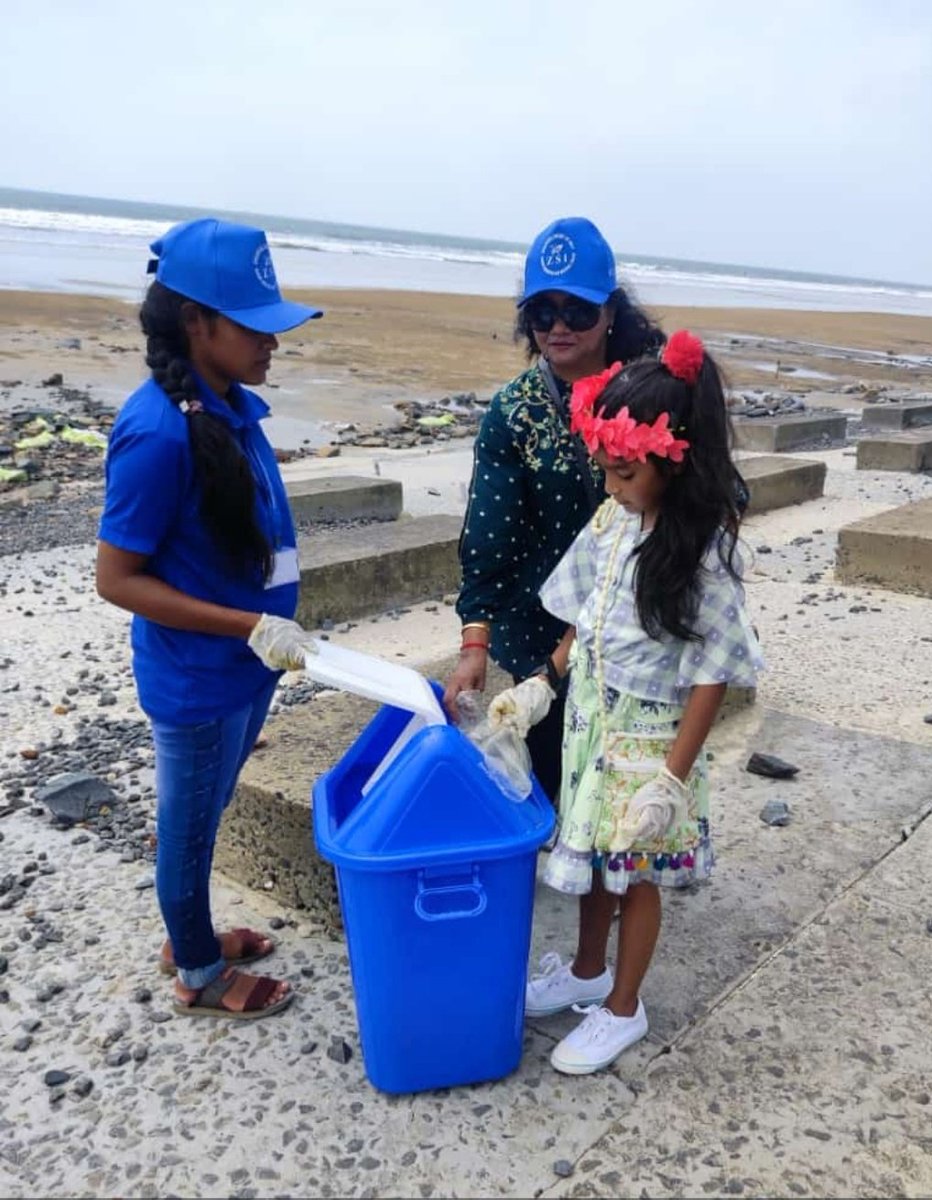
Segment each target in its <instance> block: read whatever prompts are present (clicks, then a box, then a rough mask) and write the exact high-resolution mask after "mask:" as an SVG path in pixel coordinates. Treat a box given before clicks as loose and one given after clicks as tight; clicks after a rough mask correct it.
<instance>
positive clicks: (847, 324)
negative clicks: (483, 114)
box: [0, 289, 932, 424]
mask: <svg viewBox="0 0 932 1200" xmlns="http://www.w3.org/2000/svg"><path fill="white" fill-rule="evenodd" d="M299 295H300V294H299ZM307 298H308V299H314V300H315V301H317V302H319V303H320V304H321V306H322V307H324V308H325V310H326V313H325V316H324V317H323V318H322V319H321V320H319V321H314V322H311V323H309V324H307V325H305V326H303V327H302V328H300V329H297V330H294V331H292V332H291V333H288V334H285V335H283V337H282V338H281V349H280V351H279V354H278V356H277V357H276V359H275V362H274V365H273V369H272V373H271V375H270V378H269V383H268V385H267V387H268V390H267V392H266V394H267V398H268V400H269V402H270V403H271V404H272V407H273V409H274V410H275V412H276V413H277V414H278V415H279V416H280V417H281V418H284V419H291V420H302V421H308V420H309V421H312V422H340V421H356V422H368V423H371V424H377V423H385V422H390V421H391V420H392V419H393V413H392V408H391V405H392V404H393V403H395V402H396V401H399V400H401V399H419V400H432V399H439V398H440V397H442V396H444V395H448V394H450V393H455V392H476V393H477V394H478V395H479V396H480V397H482V396H488V395H490V394H491V393H492V392H493V391H494V390H495V389H496V388H497V387H499V386H500V385H501V384H502V383H503V382H504V381H506V380H507V379H509V378H510V377H511V376H512V375H514V374H516V373H517V372H518V371H519V370H521V369H522V366H523V364H524V361H525V360H524V356H523V353H522V349H521V347H520V346H516V345H515V343H514V341H513V339H512V320H513V315H514V308H513V305H512V304H511V302H510V301H509V300H504V299H500V298H495V297H486V296H452V295H440V294H432V293H419V292H397V291H396V292H388V291H353V290H340V289H334V290H329V291H316V292H314V293H313V295H309V296H308V297H307ZM653 315H654V316H655V317H656V319H657V320H659V321H660V323H661V324H662V325H663V326H664V327H665V328H666V329H668V330H670V329H675V328H678V327H683V326H685V327H688V328H691V329H693V330H695V331H696V332H698V333H700V334H702V335H703V336H704V337H705V338H706V339H707V341H708V343H709V346H710V348H711V349H712V350H713V352H714V353H715V354H716V355H717V357H718V358H719V359H720V361H721V363H722V365H723V366H724V368H725V370H726V373H727V376H728V379H729V381H730V382H731V383H732V385H733V386H735V387H738V388H758V389H773V388H779V389H781V390H791V391H795V392H797V393H800V392H808V391H811V390H815V391H818V392H825V391H828V392H834V391H840V390H841V389H842V388H843V387H844V386H846V385H849V386H850V385H851V384H853V383H857V382H860V381H864V382H865V383H867V384H870V383H876V382H884V383H887V384H892V385H898V386H900V387H902V388H904V389H912V390H922V389H928V388H930V387H932V318H929V317H910V316H897V315H893V314H883V313H829V312H825V313H820V312H803V311H797V310H789V309H737V308H667V309H663V310H660V309H658V310H656V311H654V314H653ZM922 360H925V361H924V362H923V361H922ZM0 364H2V365H0V404H2V405H3V406H4V407H7V408H9V407H10V406H12V405H15V404H17V403H21V402H29V401H30V400H32V399H37V398H41V395H42V391H41V388H40V387H39V385H40V384H41V381H42V380H43V379H45V378H47V377H48V376H49V375H51V374H53V373H54V372H61V373H62V375H63V376H64V380H65V384H66V385H68V386H72V387H79V388H87V389H89V390H90V391H91V392H92V394H94V395H95V396H96V397H97V398H99V399H102V400H106V401H108V402H109V403H113V404H119V403H120V401H121V399H122V398H123V397H124V396H125V395H126V394H127V393H128V392H129V391H130V390H132V388H133V387H135V386H136V385H137V383H138V382H139V381H140V379H141V378H142V377H143V375H144V372H145V367H144V365H143V361H142V338H141V335H140V334H139V330H138V324H137V319H136V313H135V306H132V305H128V304H125V303H122V302H120V301H118V300H112V299H105V298H99V297H89V296H71V295H62V294H57V293H37V292H15V291H7V292H0ZM778 364H779V369H778ZM14 383H15V384H16V386H15V387H13V386H10V385H11V384H14Z"/></svg>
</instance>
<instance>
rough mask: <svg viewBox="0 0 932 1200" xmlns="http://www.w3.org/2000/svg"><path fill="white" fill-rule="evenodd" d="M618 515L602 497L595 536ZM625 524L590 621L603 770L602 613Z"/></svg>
mask: <svg viewBox="0 0 932 1200" xmlns="http://www.w3.org/2000/svg"><path fill="white" fill-rule="evenodd" d="M617 515H618V505H617V504H616V502H615V501H614V500H611V499H609V500H606V501H605V503H604V504H603V505H602V506H601V507H600V508H599V509H598V511H597V512H596V514H595V516H594V517H593V518H592V532H593V533H594V534H596V536H598V535H599V534H602V533H604V532H605V531H606V530H607V529H608V528H609V526H610V525H611V523H612V521H613V520H615V518H616V516H617ZM626 527H627V522H626V521H619V522H618V531H617V532H616V534H615V537H614V539H613V541H612V545H611V549H610V550H609V552H608V564H607V566H606V568H605V579H604V580H603V582H602V587H601V589H600V591H599V599H598V603H597V605H596V612H595V621H594V622H593V633H594V635H595V636H594V639H593V658H594V660H595V683H596V687H597V688H598V691H599V722H600V726H601V729H600V734H601V737H600V741H601V753H602V769H603V771H604V769H605V761H606V752H607V749H608V741H607V737H606V733H607V728H608V713H607V711H606V707H605V655H604V653H603V646H604V640H605V638H604V634H605V615H606V612H607V610H608V604H609V598H610V595H611V592H612V585H613V582H614V578H615V564H616V562H617V561H618V551H619V550H620V548H621V543H622V541H623V540H624V536H625V530H626Z"/></svg>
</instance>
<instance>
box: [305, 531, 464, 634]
mask: <svg viewBox="0 0 932 1200" xmlns="http://www.w3.org/2000/svg"><path fill="white" fill-rule="evenodd" d="M462 524H463V523H462V520H461V519H460V518H459V517H453V516H434V517H416V518H414V519H412V520H404V521H398V522H397V523H394V524H391V525H382V526H378V527H369V528H363V529H351V530H345V529H338V528H335V529H332V530H330V529H328V530H318V531H317V532H315V533H314V534H312V535H309V536H306V537H300V538H299V539H298V543H299V544H298V554H299V557H300V561H301V593H300V597H299V600H298V620H299V621H300V622H301V624H302V625H305V626H307V627H308V628H310V629H313V628H315V627H316V626H317V625H319V624H320V622H321V621H323V620H324V619H325V618H330V619H331V620H333V621H345V620H347V619H349V618H352V617H358V616H362V615H363V614H365V613H371V612H380V611H384V610H386V609H389V608H397V607H399V606H400V605H404V604H416V603H418V602H419V601H422V600H430V599H432V598H433V597H436V596H439V595H442V594H443V593H445V592H453V591H456V589H457V588H458V587H459V583H460V565H459V555H458V546H459V536H460V529H461V528H462Z"/></svg>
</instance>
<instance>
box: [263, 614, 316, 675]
mask: <svg viewBox="0 0 932 1200" xmlns="http://www.w3.org/2000/svg"><path fill="white" fill-rule="evenodd" d="M248 645H249V649H250V650H252V652H253V653H254V654H256V655H258V656H259V658H261V659H262V661H263V662H264V663H265V665H266V666H267V667H268V668H269V669H270V670H271V671H300V670H301V668H302V667H303V666H304V656H305V654H316V653H317V643H316V642H315V640H314V639H313V638H312V637H311V635H310V634H309V633H308V632H307V630H306V629H302V628H301V626H300V625H299V624H298V622H297V621H289V620H288V618H287V617H273V616H271V615H270V614H269V613H263V614H262V616H261V617H260V618H259V620H258V621H257V622H256V626H255V628H254V629H253V631H252V633H251V634H250V635H249V641H248Z"/></svg>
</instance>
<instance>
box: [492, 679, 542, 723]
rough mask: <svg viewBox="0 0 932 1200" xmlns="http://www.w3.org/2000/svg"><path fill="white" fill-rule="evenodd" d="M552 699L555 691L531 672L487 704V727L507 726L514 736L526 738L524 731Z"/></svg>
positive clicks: (540, 715) (537, 719) (538, 718)
mask: <svg viewBox="0 0 932 1200" xmlns="http://www.w3.org/2000/svg"><path fill="white" fill-rule="evenodd" d="M555 699H556V692H555V691H554V690H553V688H552V687H551V686H550V684H549V683H548V682H547V680H546V679H543V678H542V677H541V676H540V675H532V676H531V677H530V679H525V680H523V681H522V682H521V683H519V684H517V686H515V687H511V688H506V689H505V691H504V692H499V694H498V695H497V696H496V697H495V699H494V700H493V701H492V703H491V704H490V705H489V727H490V728H491V729H501V728H503V727H504V726H506V725H507V726H509V727H510V728H512V729H514V731H515V732H516V733H517V734H518V737H522V738H523V737H527V733H528V730H529V729H530V728H531V726H532V725H536V724H537V722H538V721H542V720H543V719H544V717H546V715H547V713H548V712H549V711H550V705H551V704H553V702H554V700H555Z"/></svg>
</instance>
